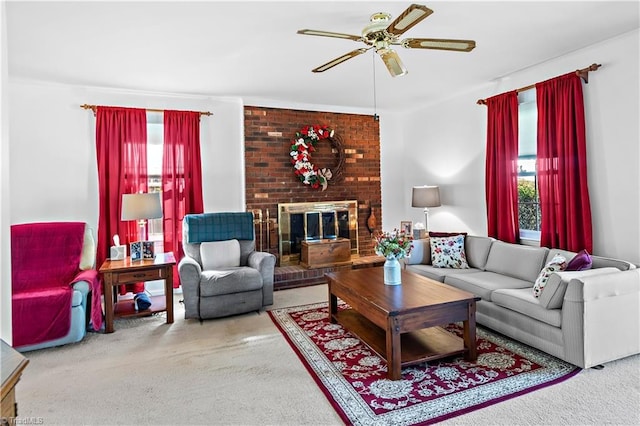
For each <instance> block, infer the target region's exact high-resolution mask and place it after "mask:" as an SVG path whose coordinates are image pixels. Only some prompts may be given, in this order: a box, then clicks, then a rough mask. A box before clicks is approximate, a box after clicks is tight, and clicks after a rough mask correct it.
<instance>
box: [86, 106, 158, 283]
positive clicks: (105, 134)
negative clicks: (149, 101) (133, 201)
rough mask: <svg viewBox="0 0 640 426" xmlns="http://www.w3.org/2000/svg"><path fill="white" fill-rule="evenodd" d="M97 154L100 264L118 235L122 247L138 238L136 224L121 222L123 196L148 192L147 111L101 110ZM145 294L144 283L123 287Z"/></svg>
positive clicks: (98, 251)
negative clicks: (114, 237) (113, 239)
mask: <svg viewBox="0 0 640 426" xmlns="http://www.w3.org/2000/svg"><path fill="white" fill-rule="evenodd" d="M96 152H97V160H98V185H99V190H100V210H99V218H98V232H97V234H98V244H97V254H96V265H98V267H100V265H102V263H103V262H104V261H105V259H107V258H108V257H109V256H110V254H109V249H110V247H111V246H112V245H113V242H112V238H113V236H114V235H115V234H118V235H119V236H120V244H123V245H124V244H127V245H128V244H129V243H130V242H131V241H135V240H136V239H137V233H138V230H137V226H136V223H135V221H134V222H123V221H121V220H120V215H121V208H122V194H132V193H136V192H147V115H146V111H145V110H144V109H135V108H118V107H101V106H100V107H98V108H97V111H96ZM127 291H133V292H135V293H139V292H142V291H144V284H143V283H140V284H134V285H128V286H126V287H125V286H121V288H120V294H125V293H126V292H127Z"/></svg>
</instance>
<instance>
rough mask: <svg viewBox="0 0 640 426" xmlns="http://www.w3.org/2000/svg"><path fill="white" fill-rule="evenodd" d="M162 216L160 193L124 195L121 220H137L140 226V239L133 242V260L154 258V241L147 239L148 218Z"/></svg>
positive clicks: (131, 252)
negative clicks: (146, 226)
mask: <svg viewBox="0 0 640 426" xmlns="http://www.w3.org/2000/svg"><path fill="white" fill-rule="evenodd" d="M161 217H162V204H161V203H160V193H159V192H151V193H138V194H123V195H122V215H121V217H120V219H121V220H137V221H138V226H139V228H140V232H139V235H138V237H139V240H138V241H135V242H133V243H131V251H130V254H131V260H140V259H142V258H147V259H148V258H153V242H149V241H146V238H145V225H146V223H147V219H159V218H161Z"/></svg>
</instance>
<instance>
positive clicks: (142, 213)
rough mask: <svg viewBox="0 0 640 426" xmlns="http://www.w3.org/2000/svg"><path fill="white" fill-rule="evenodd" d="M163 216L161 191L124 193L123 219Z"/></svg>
mask: <svg viewBox="0 0 640 426" xmlns="http://www.w3.org/2000/svg"><path fill="white" fill-rule="evenodd" d="M161 217H162V204H161V203H160V193H159V192H151V193H139V194H123V195H122V217H121V219H122V220H141V219H158V218H161Z"/></svg>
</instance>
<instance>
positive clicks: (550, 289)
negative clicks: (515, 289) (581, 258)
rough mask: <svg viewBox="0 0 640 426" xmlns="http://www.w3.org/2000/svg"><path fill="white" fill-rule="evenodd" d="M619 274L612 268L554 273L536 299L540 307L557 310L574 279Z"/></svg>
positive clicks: (617, 270)
mask: <svg viewBox="0 0 640 426" xmlns="http://www.w3.org/2000/svg"><path fill="white" fill-rule="evenodd" d="M616 272H620V270H619V269H617V268H614V267H609V268H597V269H588V270H585V271H567V270H564V271H560V272H554V273H553V274H551V276H550V277H549V280H548V281H547V285H546V286H545V287H544V291H543V292H542V294H541V295H540V297H539V298H538V300H539V302H540V306H542V307H543V308H546V309H559V308H561V307H562V302H563V301H564V294H565V293H566V291H567V286H568V285H569V282H570V281H571V280H572V279H574V278H582V277H588V276H592V275H601V274H610V273H616Z"/></svg>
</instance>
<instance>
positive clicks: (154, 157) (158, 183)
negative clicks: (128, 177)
mask: <svg viewBox="0 0 640 426" xmlns="http://www.w3.org/2000/svg"><path fill="white" fill-rule="evenodd" d="M162 118H163V116H162V113H160V112H151V111H147V175H148V176H147V186H148V191H149V192H161V191H162V148H163V142H164V125H163V121H162ZM148 234H149V236H148V238H149V240H151V241H154V242H155V251H156V253H161V252H163V251H164V250H163V240H162V218H160V219H151V220H149V222H148Z"/></svg>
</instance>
